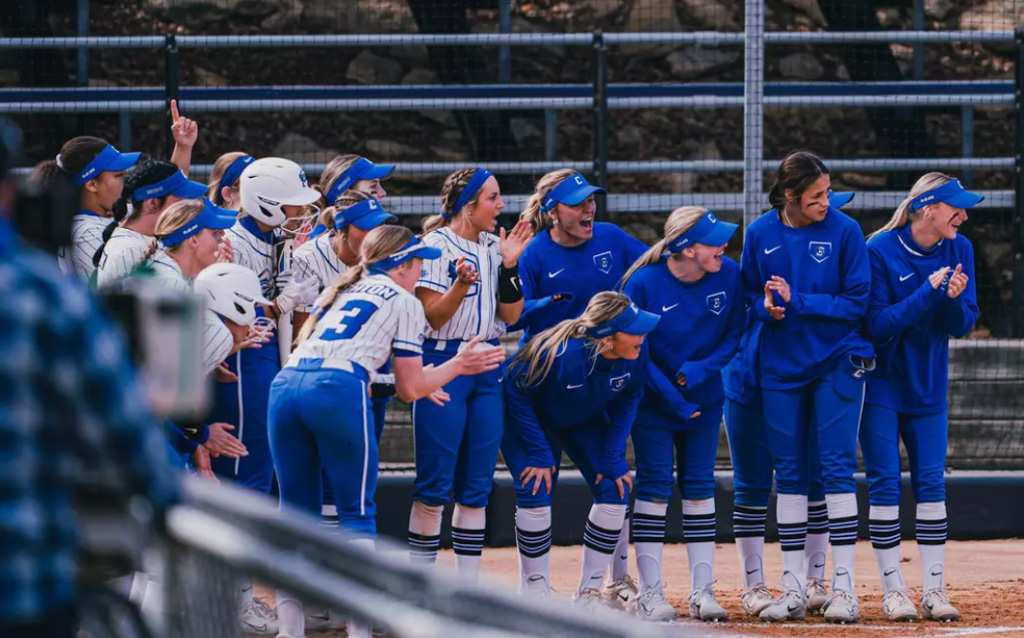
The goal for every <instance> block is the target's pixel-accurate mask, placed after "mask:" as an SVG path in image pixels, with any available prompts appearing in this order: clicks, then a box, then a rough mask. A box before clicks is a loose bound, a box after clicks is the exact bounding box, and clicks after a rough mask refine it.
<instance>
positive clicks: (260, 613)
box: [238, 598, 277, 636]
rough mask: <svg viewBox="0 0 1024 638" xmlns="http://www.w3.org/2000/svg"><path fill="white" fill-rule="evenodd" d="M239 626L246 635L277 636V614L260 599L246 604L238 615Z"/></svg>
mask: <svg viewBox="0 0 1024 638" xmlns="http://www.w3.org/2000/svg"><path fill="white" fill-rule="evenodd" d="M238 625H239V626H240V627H241V628H242V631H243V632H245V633H246V634H250V635H253V636H273V635H275V634H277V614H276V613H274V610H273V609H271V608H270V605H268V604H267V603H265V602H263V601H262V600H261V599H259V598H253V599H252V600H250V601H249V602H247V603H245V605H244V606H243V607H242V611H240V612H239V613H238Z"/></svg>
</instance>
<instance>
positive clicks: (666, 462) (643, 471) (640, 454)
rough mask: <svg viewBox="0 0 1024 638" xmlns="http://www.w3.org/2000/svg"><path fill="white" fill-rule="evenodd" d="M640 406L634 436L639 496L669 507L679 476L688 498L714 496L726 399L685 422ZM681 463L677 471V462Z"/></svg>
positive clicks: (695, 498) (683, 493)
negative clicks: (724, 401) (716, 463)
mask: <svg viewBox="0 0 1024 638" xmlns="http://www.w3.org/2000/svg"><path fill="white" fill-rule="evenodd" d="M681 423H682V422H681V421H679V420H678V419H670V418H668V417H667V416H665V415H664V414H662V413H660V412H656V411H654V410H650V409H645V408H644V407H641V409H640V411H639V412H638V413H637V416H636V424H635V425H634V426H633V431H632V432H631V433H630V436H632V438H633V452H634V454H635V455H636V482H637V485H636V497H637V499H639V500H642V501H648V502H651V503H666V502H668V499H669V498H670V497H671V496H672V475H673V472H675V474H676V482H677V483H678V484H679V493H680V494H682V495H683V498H684V499H688V500H701V499H707V498H714V497H715V458H716V457H717V456H718V435H719V432H720V430H721V427H720V426H721V423H722V400H718V401H715V402H714V403H712V404H711V405H708V406H703V407H701V409H700V416H699V417H697V418H696V419H694V420H692V421H689V422H687V423H686V428H685V429H683V428H680V427H679V425H680V424H681ZM673 451H674V452H675V455H674V456H675V458H676V459H678V468H676V461H675V460H674V459H673Z"/></svg>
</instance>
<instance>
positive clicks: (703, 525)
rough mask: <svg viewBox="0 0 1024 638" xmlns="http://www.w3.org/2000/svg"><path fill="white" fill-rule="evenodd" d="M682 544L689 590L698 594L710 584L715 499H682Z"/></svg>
mask: <svg viewBox="0 0 1024 638" xmlns="http://www.w3.org/2000/svg"><path fill="white" fill-rule="evenodd" d="M683 540H684V541H685V542H686V556H687V558H688V559H689V562H690V587H691V588H692V591H698V590H700V589H703V588H704V587H705V586H706V585H710V584H711V582H712V581H713V580H714V563H715V499H713V498H703V499H695V500H691V499H685V498H684V499H683Z"/></svg>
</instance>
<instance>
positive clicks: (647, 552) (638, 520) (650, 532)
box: [633, 499, 668, 587]
mask: <svg viewBox="0 0 1024 638" xmlns="http://www.w3.org/2000/svg"><path fill="white" fill-rule="evenodd" d="M667 511H668V503H654V502H651V501H641V500H639V499H637V502H636V505H635V508H634V511H633V542H634V543H635V544H636V569H637V571H638V572H639V574H640V586H641V587H649V586H651V585H656V584H658V583H660V582H661V557H662V553H663V552H664V549H665V512H667Z"/></svg>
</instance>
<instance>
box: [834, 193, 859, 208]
mask: <svg viewBox="0 0 1024 638" xmlns="http://www.w3.org/2000/svg"><path fill="white" fill-rule="evenodd" d="M856 195H857V193H854V192H853V191H846V192H843V193H837V192H835V191H832V190H830V191H829V192H828V205H829V206H831V207H832V208H835V209H836V210H839V209H840V208H842V207H843V206H846V205H847V204H849V203H850V202H851V201H852V200H853V198H854V197H855V196H856Z"/></svg>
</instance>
